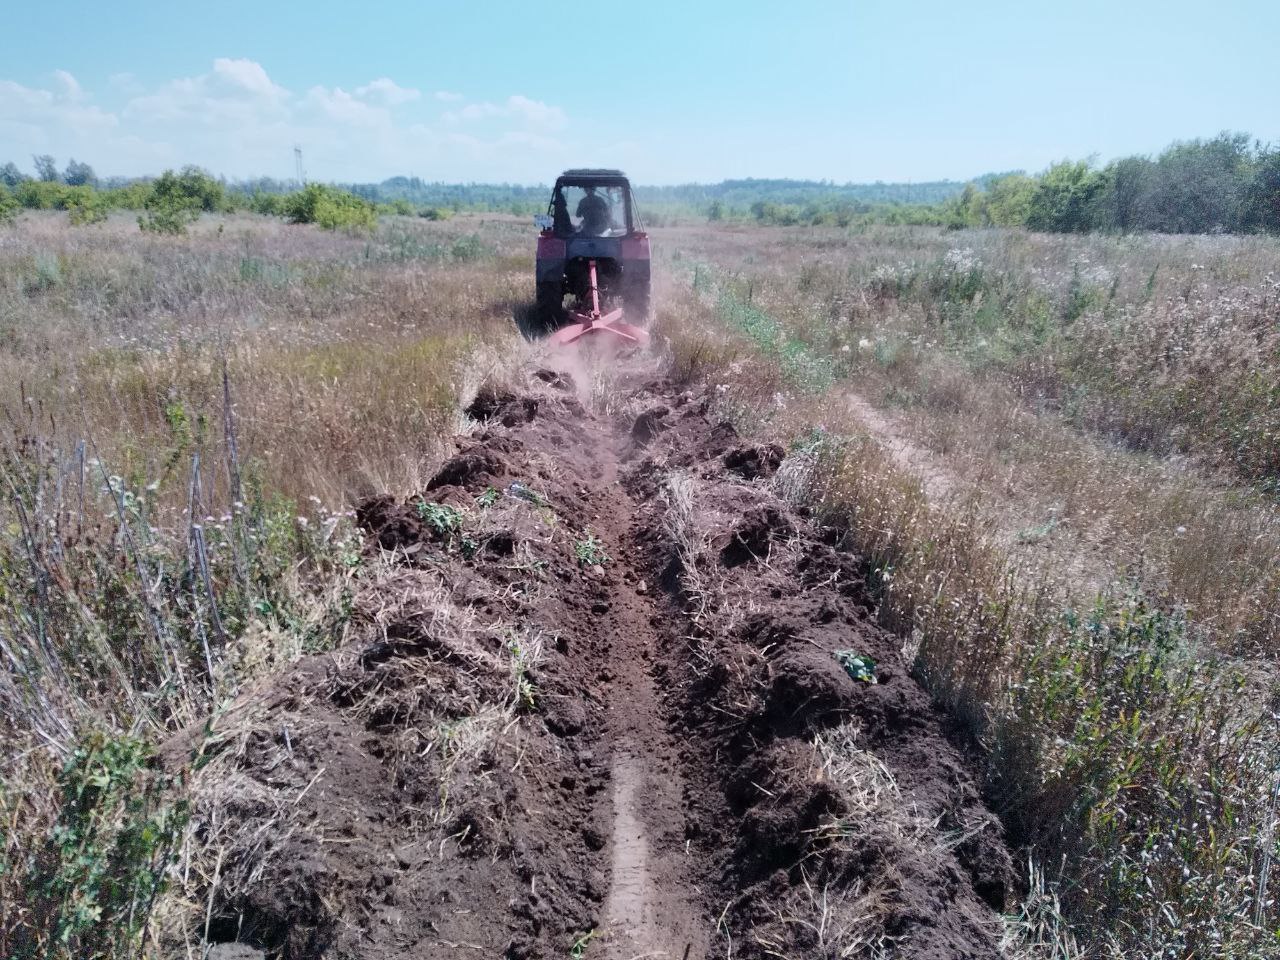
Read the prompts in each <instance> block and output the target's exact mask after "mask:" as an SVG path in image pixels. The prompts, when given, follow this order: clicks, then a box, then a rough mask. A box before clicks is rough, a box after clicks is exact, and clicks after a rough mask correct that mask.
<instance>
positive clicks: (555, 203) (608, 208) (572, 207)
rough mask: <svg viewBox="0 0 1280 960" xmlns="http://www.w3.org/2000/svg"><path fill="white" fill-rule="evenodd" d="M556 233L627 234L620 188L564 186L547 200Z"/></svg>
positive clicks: (624, 209) (602, 235)
mask: <svg viewBox="0 0 1280 960" xmlns="http://www.w3.org/2000/svg"><path fill="white" fill-rule="evenodd" d="M551 216H552V221H553V224H554V229H555V232H556V233H557V234H559V235H562V236H564V235H572V234H576V235H578V236H584V237H622V236H626V233H627V199H626V196H625V195H624V191H623V189H622V188H621V187H605V186H599V187H595V186H592V187H575V186H567V185H566V186H564V187H561V188H560V190H559V191H558V192H557V193H556V195H555V196H554V197H552V199H551Z"/></svg>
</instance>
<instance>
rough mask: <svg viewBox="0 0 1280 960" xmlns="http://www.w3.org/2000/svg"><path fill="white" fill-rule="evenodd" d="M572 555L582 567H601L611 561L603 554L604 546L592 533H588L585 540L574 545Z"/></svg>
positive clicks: (607, 555)
mask: <svg viewBox="0 0 1280 960" xmlns="http://www.w3.org/2000/svg"><path fill="white" fill-rule="evenodd" d="M573 554H574V556H576V557H577V558H578V563H579V564H580V565H582V566H584V567H603V566H604V565H605V564H606V563H608V562H609V560H610V559H611V558H610V556H609V554H607V553H605V550H604V544H602V543H601V542H600V540H599V538H598V537H596V535H595V534H593V533H588V534H587V536H586V538H585V539H582V540H578V541H576V542H575V543H574V545H573Z"/></svg>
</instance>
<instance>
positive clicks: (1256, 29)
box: [0, 0, 1280, 186]
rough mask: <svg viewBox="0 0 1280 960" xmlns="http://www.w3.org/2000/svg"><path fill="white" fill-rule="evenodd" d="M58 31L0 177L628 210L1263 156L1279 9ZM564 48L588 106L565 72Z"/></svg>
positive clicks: (240, 6) (753, 10) (73, 24)
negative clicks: (572, 193) (343, 189)
mask: <svg viewBox="0 0 1280 960" xmlns="http://www.w3.org/2000/svg"><path fill="white" fill-rule="evenodd" d="M71 8H72V15H71V16H69V17H68V16H67V15H66V8H65V7H62V8H58V10H57V11H54V10H52V9H45V10H37V11H35V12H33V13H32V14H31V16H32V17H33V19H34V20H35V21H36V22H35V23H33V25H32V26H33V29H32V30H31V31H30V34H29V36H28V37H27V38H26V41H25V42H24V43H23V44H22V46H21V48H20V49H18V50H16V51H13V52H11V54H10V56H9V57H8V58H7V63H6V64H5V66H4V67H3V68H0V163H3V162H5V161H10V160H11V161H13V162H15V163H17V164H18V165H19V166H20V167H21V168H22V169H24V170H28V169H30V166H29V165H30V157H31V155H33V154H52V155H53V156H55V157H57V158H58V159H59V161H62V162H65V161H66V160H67V159H70V158H75V159H76V160H79V161H81V162H85V163H89V164H90V165H92V166H93V167H94V169H95V170H96V171H97V172H98V173H99V174H100V175H101V176H106V177H113V176H118V177H138V176H148V175H155V174H157V173H159V172H160V171H162V170H164V169H167V168H178V167H181V166H184V165H187V164H194V165H197V166H201V167H203V168H205V169H208V170H210V171H211V172H213V173H215V174H218V175H220V176H225V177H226V178H228V179H231V180H245V179H254V178H260V177H272V178H275V179H294V158H293V148H294V146H295V145H300V146H301V147H302V150H303V159H304V164H305V167H306V172H307V174H308V179H314V180H319V181H327V182H345V183H379V182H382V181H384V180H386V179H389V178H391V177H394V176H405V177H415V176H416V177H418V178H420V179H421V180H422V181H423V182H427V183H477V184H496V183H507V184H515V185H527V186H535V185H543V184H545V183H547V182H549V181H550V180H551V179H553V178H554V176H555V174H556V173H558V172H559V171H560V170H562V169H564V168H566V167H574V166H611V167H620V168H621V169H624V170H626V171H627V172H628V174H630V175H631V176H632V177H633V178H634V179H635V181H636V182H637V183H638V184H644V185H646V186H677V185H688V184H714V183H721V182H724V181H726V180H741V179H748V178H750V179H766V180H768V179H789V180H799V181H813V182H823V181H827V182H831V183H833V184H874V183H886V184H908V183H926V182H940V181H951V182H959V183H965V182H969V181H971V180H973V179H976V178H978V177H981V176H984V175H986V174H987V173H990V172H993V171H1008V170H1024V171H1028V172H1035V171H1039V170H1043V169H1044V168H1046V167H1047V166H1049V165H1050V164H1052V163H1054V162H1057V161H1060V160H1064V159H1072V160H1079V159H1085V158H1089V157H1096V158H1098V159H1099V160H1101V161H1102V162H1105V161H1107V160H1109V159H1113V158H1115V157H1119V156H1126V155H1133V154H1140V155H1152V154H1155V153H1158V152H1159V151H1160V150H1162V149H1164V148H1165V147H1167V146H1168V145H1169V144H1171V143H1173V142H1178V141H1186V140H1192V139H1197V138H1201V139H1202V138H1209V137H1213V136H1215V135H1217V134H1218V133H1220V132H1222V131H1234V130H1240V131H1244V132H1247V133H1249V134H1250V135H1251V136H1252V137H1254V138H1256V139H1258V140H1259V141H1262V142H1271V141H1273V140H1275V139H1276V138H1277V136H1280V129H1278V128H1277V116H1276V112H1275V110H1274V106H1273V104H1272V102H1271V96H1270V91H1273V90H1274V89H1276V88H1277V87H1278V86H1280V63H1278V62H1277V60H1276V58H1274V56H1272V55H1271V52H1270V50H1269V40H1268V38H1269V37H1271V36H1275V35H1278V34H1280V8H1277V7H1276V6H1274V5H1269V4H1264V3H1262V2H1261V0H1228V2H1225V3H1223V4H1220V5H1219V7H1218V8H1216V9H1215V16H1214V18H1213V20H1212V22H1201V20H1200V18H1198V17H1197V16H1195V13H1196V11H1198V10H1199V9H1200V8H1199V5H1197V4H1193V3H1191V2H1190V0H1173V2H1171V3H1159V4H1157V3H1155V2H1154V0H1138V2H1135V3H1132V4H1128V5H1126V6H1125V7H1124V9H1121V10H1116V9H1114V8H1113V7H1111V6H1110V5H1108V4H1105V3H1103V2H1102V0H1083V2H1082V3H1080V4H1077V5H1076V6H1074V7H1073V8H1072V9H1071V10H1056V9H1055V10H1026V9H1024V8H1023V7H1022V6H1020V5H1018V4H1015V3H1012V2H1009V0H993V2H988V3H987V4H984V5H983V7H982V12H983V14H984V16H981V17H975V16H974V15H973V13H972V11H964V10H956V9H954V8H953V7H952V6H950V5H948V4H944V3H941V2H939V0H921V2H919V3H917V4H916V5H915V7H914V9H913V11H912V14H911V15H910V16H909V17H908V16H904V15H903V14H902V13H901V12H900V11H899V10H896V9H891V8H890V6H889V5H888V4H884V3H857V4H849V3H841V2H835V0H820V2H815V3H813V4H811V5H810V6H809V8H808V11H807V14H808V15H807V16H799V15H797V14H795V13H794V12H790V13H789V12H784V11H780V10H778V9H776V8H774V7H773V6H765V5H763V4H753V3H747V4H738V5H734V6H732V7H730V6H728V5H726V4H712V5H706V6H700V7H698V8H697V9H688V8H685V7H678V6H676V5H675V4H673V3H670V2H669V0H658V2H654V3H651V4H649V5H648V6H647V7H646V10H647V11H648V13H649V15H648V16H646V17H644V18H641V22H636V23H632V22H631V21H630V20H629V19H627V20H623V19H610V18H608V17H601V18H600V19H599V20H598V21H597V22H588V23H587V24H585V26H584V25H583V24H582V23H581V22H580V21H578V20H573V21H569V20H566V19H565V18H557V17H555V16H554V15H551V14H548V13H547V12H546V11H542V10H537V9H527V8H525V7H523V6H520V5H517V4H514V3H509V2H506V3H500V4H498V5H497V6H496V7H495V8H494V9H492V10H491V11H490V12H489V13H488V15H487V16H486V17H485V18H484V20H483V21H481V20H479V19H478V18H477V17H476V16H475V15H474V14H472V15H468V14H467V13H466V12H465V11H458V10H452V9H448V10H426V9H417V8H413V7H407V6H405V5H401V4H394V3H392V4H387V3H384V4H380V5H377V6H375V7H372V8H368V9H366V10H365V11H362V14H361V16H360V18H358V19H353V18H351V16H350V15H349V13H348V12H347V11H346V10H345V9H343V8H340V7H338V5H337V4H335V3H333V2H332V0H322V2H321V3H319V4H312V5H309V6H308V7H307V8H306V9H307V10H308V11H309V14H308V16H306V17H299V16H297V15H295V14H294V13H293V12H292V11H291V10H290V9H289V8H288V7H284V6H282V7H276V8H271V9H261V8H260V6H251V5H250V4H247V3H244V2H243V0H233V2H229V3H226V4H224V5H222V6H221V7H220V10H221V11H222V13H221V15H220V16H219V17H218V18H216V19H210V20H209V21H208V22H205V23H201V24H200V26H199V29H197V30H192V29H191V27H190V26H189V25H188V24H185V23H181V22H174V18H173V17H172V15H171V14H166V11H167V8H166V7H163V6H162V5H160V4H158V3H157V2H156V0H144V2H140V3H136V4H133V5H131V6H130V8H129V9H127V10H122V11H118V12H113V14H112V16H111V17H110V18H107V19H105V20H104V19H103V18H101V17H95V16H93V15H92V14H91V13H90V11H91V8H89V7H88V5H87V4H84V3H83V2H82V0H76V2H74V3H72V4H71ZM92 9H96V8H92ZM77 12H83V15H76V14H77ZM1104 12H1105V19H1100V17H1101V15H1102V14H1103V13H1104ZM1094 14H1098V15H1099V16H1097V17H1095V16H1094ZM55 21H56V22H55ZM334 24H340V25H341V28H342V29H340V30H335V29H333V26H334ZM1097 24H1103V26H1102V27H1099V26H1097ZM246 25H249V27H250V28H249V29H248V30H246V29H245V27H246ZM673 26H678V29H673ZM42 27H47V29H42ZM389 31H393V32H394V35H395V36H398V37H412V38H417V39H415V40H414V41H413V42H400V43H388V42H387V39H386V37H387V36H388V32H389ZM583 50H586V51H587V54H589V55H591V56H595V57H596V58H597V59H598V60H599V61H600V62H601V63H602V64H603V66H602V68H601V71H600V74H599V78H600V79H599V80H598V81H595V82H593V79H594V78H593V76H592V75H591V74H590V73H588V72H585V71H581V70H579V69H578V68H577V64H578V62H579V61H580V60H581V59H582V58H583V56H584V54H583V53H581V51H583ZM596 50H599V51H601V52H600V53H599V54H596V53H595V51H596ZM1189 63H1194V64H1195V66H1196V69H1195V70H1189V69H1187V67H1186V64H1189Z"/></svg>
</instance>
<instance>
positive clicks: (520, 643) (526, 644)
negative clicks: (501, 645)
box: [507, 634, 542, 711]
mask: <svg viewBox="0 0 1280 960" xmlns="http://www.w3.org/2000/svg"><path fill="white" fill-rule="evenodd" d="M507 653H509V654H510V655H511V680H512V687H513V689H512V700H511V707H512V710H514V711H522V710H524V711H530V710H534V709H536V708H537V697H536V694H535V691H534V686H533V680H532V679H531V678H530V676H529V671H530V669H531V668H532V667H533V666H534V665H535V664H537V663H538V661H539V660H541V659H542V637H541V636H540V635H538V634H531V635H526V636H523V637H520V636H512V637H511V638H510V639H508V640H507Z"/></svg>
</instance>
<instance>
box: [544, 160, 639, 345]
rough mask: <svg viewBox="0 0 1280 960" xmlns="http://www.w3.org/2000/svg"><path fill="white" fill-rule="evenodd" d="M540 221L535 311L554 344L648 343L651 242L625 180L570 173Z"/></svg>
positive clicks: (610, 173)
mask: <svg viewBox="0 0 1280 960" xmlns="http://www.w3.org/2000/svg"><path fill="white" fill-rule="evenodd" d="M535 223H536V224H537V225H538V226H539V227H540V233H539V235H538V248H537V313H538V317H539V320H540V323H541V326H542V328H543V330H545V331H546V332H547V333H548V334H549V339H550V341H551V343H552V344H554V345H555V346H557V347H567V346H569V345H570V344H574V343H580V342H583V341H589V340H608V341H612V342H613V343H615V344H620V345H630V346H640V345H643V344H645V343H647V342H648V340H649V334H648V331H647V330H645V328H644V326H643V324H644V323H645V322H646V321H647V319H648V314H649V292H650V271H649V260H650V258H649V236H648V234H647V233H645V231H644V229H643V226H642V224H641V223H640V216H639V212H638V211H637V209H636V205H635V199H634V197H633V196H632V192H631V184H630V181H628V179H627V177H626V175H625V174H623V173H622V171H620V170H596V169H591V170H587V169H582V170H566V171H565V172H564V173H563V174H561V176H560V177H558V178H557V179H556V184H555V187H554V189H553V190H552V193H551V201H550V203H549V204H548V207H547V213H546V214H544V215H540V216H538V217H537V218H536V220H535ZM566 298H572V299H571V301H570V303H569V304H568V306H566V304H565V299H566Z"/></svg>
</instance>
